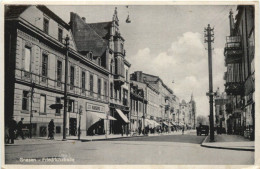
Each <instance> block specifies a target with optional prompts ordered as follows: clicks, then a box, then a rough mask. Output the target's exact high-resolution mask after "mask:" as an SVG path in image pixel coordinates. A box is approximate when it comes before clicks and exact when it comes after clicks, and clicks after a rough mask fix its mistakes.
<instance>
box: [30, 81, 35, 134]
mask: <svg viewBox="0 0 260 169" xmlns="http://www.w3.org/2000/svg"><path fill="white" fill-rule="evenodd" d="M34 87H35V83H34V82H33V83H32V88H31V113H30V128H29V130H30V131H29V134H30V138H32V116H33V110H32V103H33V94H34Z"/></svg>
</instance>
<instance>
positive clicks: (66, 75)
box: [62, 35, 70, 141]
mask: <svg viewBox="0 0 260 169" xmlns="http://www.w3.org/2000/svg"><path fill="white" fill-rule="evenodd" d="M69 40H70V38H69V36H68V35H67V36H66V38H65V46H66V56H65V83H64V113H63V139H62V141H66V140H67V139H66V126H67V83H68V57H69Z"/></svg>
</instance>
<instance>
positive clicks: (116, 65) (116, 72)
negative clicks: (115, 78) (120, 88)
mask: <svg viewBox="0 0 260 169" xmlns="http://www.w3.org/2000/svg"><path fill="white" fill-rule="evenodd" d="M115 74H119V73H118V59H117V58H115Z"/></svg>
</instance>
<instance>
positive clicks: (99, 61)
mask: <svg viewBox="0 0 260 169" xmlns="http://www.w3.org/2000/svg"><path fill="white" fill-rule="evenodd" d="M97 62H98V65H99V66H100V65H101V58H100V57H99V58H97Z"/></svg>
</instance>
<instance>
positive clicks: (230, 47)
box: [224, 36, 243, 64]
mask: <svg viewBox="0 0 260 169" xmlns="http://www.w3.org/2000/svg"><path fill="white" fill-rule="evenodd" d="M242 54H243V52H242V47H241V37H240V36H228V37H227V38H226V47H225V50H224V55H225V63H226V64H233V63H240V62H241V61H242Z"/></svg>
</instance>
